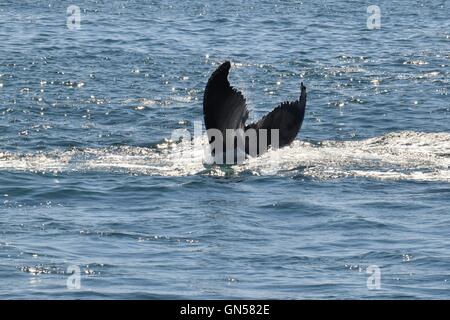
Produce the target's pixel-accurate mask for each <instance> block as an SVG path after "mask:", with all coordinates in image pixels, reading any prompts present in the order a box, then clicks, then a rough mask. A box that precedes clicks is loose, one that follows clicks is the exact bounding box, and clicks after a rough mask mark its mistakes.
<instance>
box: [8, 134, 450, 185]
mask: <svg viewBox="0 0 450 320" xmlns="http://www.w3.org/2000/svg"><path fill="white" fill-rule="evenodd" d="M206 142H207V139H206V137H198V138H195V139H194V140H192V141H186V140H185V141H181V142H174V141H170V140H165V141H163V142H162V143H160V144H159V145H157V146H155V147H153V148H141V147H130V146H122V147H110V148H97V149H96V148H87V149H73V150H63V151H61V150H58V151H51V152H38V153H29V154H19V153H11V152H0V171H27V172H35V173H55V174H58V173H64V172H89V171H103V172H122V173H130V174H140V175H158V176H189V175H211V176H229V175H241V174H252V175H259V176H265V175H274V176H290V177H297V176H304V177H309V178H313V179H326V180H328V179H338V178H344V177H358V178H370V179H381V180H412V181H440V182H450V170H449V165H450V134H449V133H421V132H411V131H404V132H395V133H389V134H386V135H383V136H380V137H374V138H369V139H365V140H358V141H328V140H327V141H322V142H318V143H314V142H305V141H298V140H296V141H294V142H293V143H292V144H291V145H290V146H289V147H285V148H283V149H280V150H270V151H269V152H267V153H266V154H264V155H262V156H260V157H258V158H250V159H247V160H246V161H245V162H244V163H243V164H241V165H235V166H209V165H206V164H204V162H203V159H204V152H205V147H206Z"/></svg>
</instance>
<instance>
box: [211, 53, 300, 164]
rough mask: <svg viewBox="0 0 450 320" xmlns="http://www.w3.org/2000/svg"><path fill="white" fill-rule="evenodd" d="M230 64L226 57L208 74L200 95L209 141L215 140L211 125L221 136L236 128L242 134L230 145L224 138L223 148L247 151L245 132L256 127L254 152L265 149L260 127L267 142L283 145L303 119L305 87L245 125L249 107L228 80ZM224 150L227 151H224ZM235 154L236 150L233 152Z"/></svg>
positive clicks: (291, 139)
mask: <svg viewBox="0 0 450 320" xmlns="http://www.w3.org/2000/svg"><path fill="white" fill-rule="evenodd" d="M230 68H231V64H230V62H229V61H226V62H224V63H223V64H221V65H220V66H219V67H218V68H217V69H216V70H215V71H214V72H213V74H212V75H211V77H210V78H209V80H208V83H207V84H206V89H205V93H204V97H203V114H204V119H205V127H206V130H207V132H208V138H209V143H210V144H211V143H213V142H214V141H215V138H216V136H215V135H212V134H210V132H211V129H215V130H216V132H220V133H221V134H222V136H223V137H225V136H226V134H227V129H231V130H235V131H238V132H240V133H241V134H238V135H236V137H235V143H234V144H233V145H232V146H226V145H225V139H224V140H223V148H224V150H228V151H230V150H234V151H235V153H236V150H239V149H241V150H245V153H246V154H249V153H250V152H249V143H248V139H246V138H248V137H246V135H245V134H246V133H247V132H248V131H250V129H253V130H256V133H257V135H256V136H257V139H258V141H257V155H259V154H261V153H263V152H264V150H262V149H261V148H260V146H261V144H260V141H259V140H260V139H261V135H260V132H261V131H262V130H264V131H266V132H267V136H266V135H264V137H265V138H266V139H267V144H266V145H267V146H270V145H272V146H275V145H276V146H278V147H283V146H286V145H288V144H290V143H291V142H292V141H293V140H294V139H295V137H296V136H297V134H298V132H299V131H300V128H301V126H302V123H303V119H304V117H305V108H306V87H305V86H304V85H303V83H302V84H301V95H300V98H299V99H298V100H296V101H292V102H289V101H286V102H283V103H281V104H280V105H279V106H278V107H276V108H275V109H274V110H272V111H271V112H270V113H268V114H267V115H265V116H264V117H263V118H262V119H260V120H259V121H257V122H255V123H252V124H249V125H247V126H246V125H245V122H246V121H247V119H248V109H247V104H246V100H245V98H244V96H243V95H242V93H241V92H239V91H238V90H237V89H235V88H233V87H232V86H231V85H230V83H229V81H228V74H229V71H230ZM274 130H276V131H278V132H277V136H278V141H276V142H275V141H272V137H273V135H272V131H274ZM239 139H243V144H244V147H243V148H239V147H238V142H237V141H236V140H239ZM225 152H226V151H225ZM235 158H236V154H235Z"/></svg>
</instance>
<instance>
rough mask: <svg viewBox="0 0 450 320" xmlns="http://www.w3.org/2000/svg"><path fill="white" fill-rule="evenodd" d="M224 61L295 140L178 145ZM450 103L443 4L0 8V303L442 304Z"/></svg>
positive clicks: (449, 287) (449, 250)
mask: <svg viewBox="0 0 450 320" xmlns="http://www.w3.org/2000/svg"><path fill="white" fill-rule="evenodd" d="M70 5H76V6H78V7H79V8H80V17H81V20H80V29H75V30H70V29H69V28H68V26H67V19H68V15H67V8H68V7H69V6H70ZM369 5H378V6H379V8H380V15H381V20H380V23H381V24H380V28H379V29H370V28H368V25H367V20H368V18H369V16H370V15H371V13H368V12H367V8H368V6H369ZM70 21H71V20H70ZM69 25H70V24H69ZM70 26H72V27H73V25H70ZM225 60H231V61H232V70H231V74H230V81H231V83H232V84H233V85H234V86H235V87H237V88H239V89H240V90H241V91H242V92H243V93H244V94H245V96H246V98H247V102H248V105H249V109H250V120H254V119H258V118H259V117H261V116H262V115H264V114H265V113H267V112H268V111H270V110H272V109H273V108H274V107H275V106H276V105H277V104H278V103H280V102H282V101H284V100H294V99H296V98H297V97H298V95H299V87H300V82H301V81H304V83H305V85H306V87H307V89H308V103H307V112H306V117H305V121H304V124H303V128H302V130H301V132H300V133H299V135H298V137H297V139H296V140H295V141H294V143H293V144H292V145H291V146H289V147H286V148H284V149H281V150H277V151H271V152H269V153H267V154H265V155H263V156H262V157H259V158H257V159H249V160H248V161H246V162H245V163H244V164H242V165H238V166H231V167H214V166H207V165H204V164H203V162H202V148H201V144H202V142H204V137H201V136H195V137H193V140H192V141H191V140H190V139H181V140H178V139H172V137H173V133H174V132H180V130H184V131H183V132H185V133H186V132H189V133H191V134H192V133H193V129H194V125H195V124H196V123H198V122H199V121H202V98H203V90H204V86H205V84H206V81H207V79H208V77H209V75H210V74H211V72H212V71H213V70H214V69H215V68H216V67H217V66H218V65H219V64H220V63H221V62H223V61H225ZM449 90H450V3H449V2H448V1H445V0H441V1H438V0H431V1H406V0H405V1H383V0H379V1H374V2H370V1H337V0H335V1H277V0H275V1H235V0H231V1H226V2H217V1H156V0H155V1H138V0H135V1H131V0H128V1H106V0H105V1H85V0H73V1H54V0H46V1H41V0H35V1H31V0H28V1H11V0H2V1H1V2H0V298H2V299H30V298H31V299H34V298H39V299H74V298H75V299H80V298H81V299H105V298H106V299H114V298H123V299H167V298H171V299H172V298H173V299H182V298H194V299H207V298H213V299H225V298H236V299H241V298H256V299H267V298H274V299H354V298H358V299H359V298H361V299H382V298H392V299H413V298H415V299H424V298H431V299H446V298H449V297H450V240H449V234H450V209H449V206H450V200H449V196H450V169H449V165H450V124H449V120H450V104H449V101H450V100H449ZM177 130H178V131H177ZM199 146H200V147H199ZM73 270H75V271H73ZM78 271H79V272H78ZM368 272H369V273H368ZM372 272H373V273H372Z"/></svg>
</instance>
